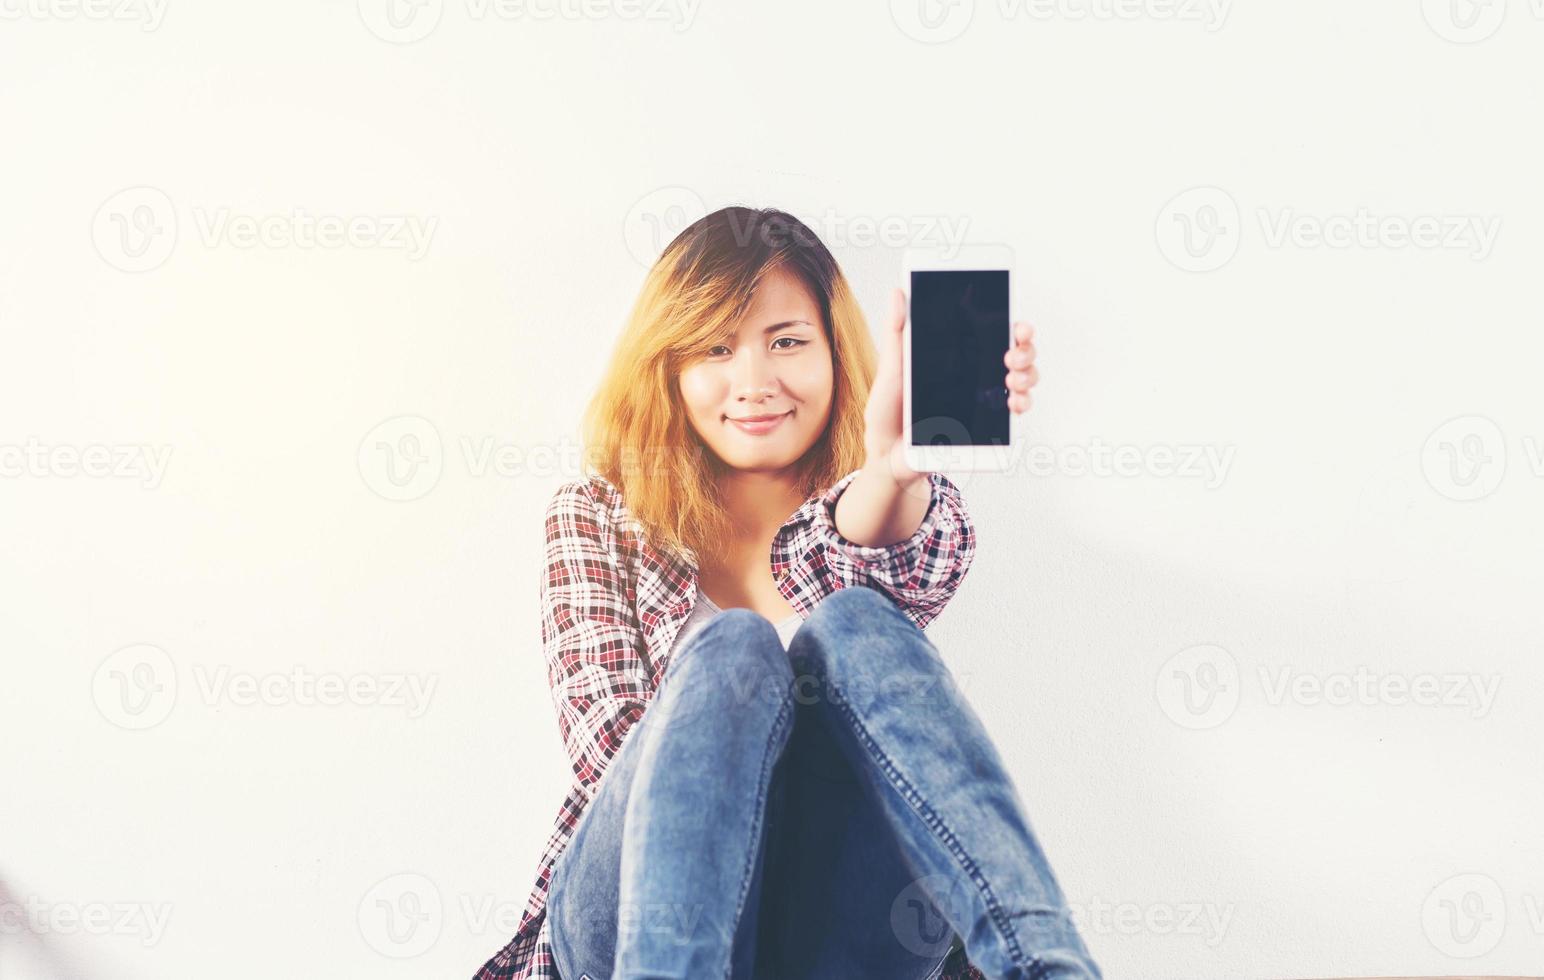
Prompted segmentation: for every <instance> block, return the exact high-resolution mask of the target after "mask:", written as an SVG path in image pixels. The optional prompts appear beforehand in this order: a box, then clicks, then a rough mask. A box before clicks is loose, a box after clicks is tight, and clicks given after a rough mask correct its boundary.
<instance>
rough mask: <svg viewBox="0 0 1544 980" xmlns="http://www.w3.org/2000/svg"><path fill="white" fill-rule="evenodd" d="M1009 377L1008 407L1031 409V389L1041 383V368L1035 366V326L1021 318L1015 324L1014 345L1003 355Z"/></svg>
mask: <svg viewBox="0 0 1544 980" xmlns="http://www.w3.org/2000/svg"><path fill="white" fill-rule="evenodd" d="M1003 364H1005V365H1007V367H1008V377H1007V379H1006V380H1005V381H1004V382H1003V383H1004V384H1005V385H1007V387H1008V408H1009V409H1010V410H1011V411H1013V412H1016V413H1018V414H1021V415H1022V414H1023V413H1024V412H1027V411H1029V406H1030V405H1031V404H1033V398H1032V397H1031V395H1030V391H1029V389H1031V388H1033V387H1034V386H1035V385H1037V384H1039V383H1040V369H1039V368H1037V367H1035V328H1034V327H1033V326H1031V325H1030V324H1029V323H1028V322H1027V321H1025V320H1020V321H1018V322H1017V323H1015V324H1014V325H1013V345H1012V346H1011V347H1009V348H1008V353H1006V354H1004V355H1003Z"/></svg>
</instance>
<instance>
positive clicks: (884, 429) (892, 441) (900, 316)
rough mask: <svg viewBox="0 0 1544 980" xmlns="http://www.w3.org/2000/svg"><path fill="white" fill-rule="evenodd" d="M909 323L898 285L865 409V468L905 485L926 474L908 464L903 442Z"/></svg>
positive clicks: (881, 341) (882, 333) (880, 338)
mask: <svg viewBox="0 0 1544 980" xmlns="http://www.w3.org/2000/svg"><path fill="white" fill-rule="evenodd" d="M905 326H906V294H905V293H904V292H902V291H901V290H900V288H896V289H895V290H894V291H893V292H892V293H891V294H890V319H889V325H888V327H887V329H884V330H881V331H880V333H879V367H878V370H876V371H875V373H874V384H873V387H871V388H869V397H868V405H867V406H865V407H864V409H863V447H864V449H865V450H867V456H868V459H867V460H866V461H865V469H872V470H876V471H879V472H883V473H888V474H889V475H890V477H891V479H893V480H895V482H896V483H899V484H900V485H901V486H903V487H905V486H914V485H915V484H916V483H917V482H918V481H920V480H921V479H922V474H920V473H918V472H917V471H916V470H913V469H912V468H911V467H909V466H907V465H906V452H905V446H904V444H903V443H902V442H901V409H902V407H903V404H902V400H901V399H902V388H901V364H902V360H901V344H902V343H903V342H904V341H905V335H904V334H903V333H902V332H901V330H902V328H903V327H905Z"/></svg>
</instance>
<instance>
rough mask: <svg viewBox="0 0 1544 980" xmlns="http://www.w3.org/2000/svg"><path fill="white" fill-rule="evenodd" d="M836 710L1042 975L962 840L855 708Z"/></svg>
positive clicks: (1017, 954) (842, 704)
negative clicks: (895, 760) (929, 802)
mask: <svg viewBox="0 0 1544 980" xmlns="http://www.w3.org/2000/svg"><path fill="white" fill-rule="evenodd" d="M838 693H840V692H838ZM837 707H838V709H839V710H840V711H841V712H842V713H843V714H844V715H846V717H847V719H848V721H849V722H851V724H852V727H853V731H854V732H855V733H856V734H857V736H858V739H859V741H860V742H862V744H863V746H864V748H866V749H868V751H869V754H870V755H871V756H872V757H873V758H874V761H875V762H877V763H878V764H879V767H880V770H881V771H882V772H883V773H884V774H885V776H886V777H887V778H888V779H889V780H890V785H891V786H893V787H894V788H895V789H897V790H898V791H900V793H901V797H902V799H904V800H905V801H906V803H907V805H908V806H910V807H911V808H912V809H913V810H914V811H915V812H916V813H917V815H918V816H920V817H921V818H922V821H923V823H924V824H926V825H927V827H928V829H929V830H932V831H934V833H935V834H936V835H937V836H938V837H939V839H940V840H941V841H942V842H943V845H944V847H945V848H946V849H947V850H948V851H949V852H950V853H951V854H953V855H954V857H955V859H956V860H957V861H959V862H960V865H961V867H962V868H963V870H964V871H965V874H966V876H967V877H968V878H969V879H970V881H971V884H973V885H975V886H976V889H977V891H979V892H980V893H981V897H982V898H983V899H984V900H985V901H986V907H987V912H988V913H989V914H990V915H991V917H992V921H993V922H994V923H996V925H997V929H998V932H999V933H1001V934H1002V936H1003V939H1004V940H1006V942H1007V943H1008V947H1009V951H1010V953H1011V954H1012V955H1013V957H1014V962H1015V963H1017V964H1019V965H1021V966H1027V967H1028V968H1029V970H1030V975H1031V977H1032V978H1034V977H1039V976H1041V975H1042V974H1043V973H1044V972H1045V970H1046V969H1047V967H1046V966H1045V964H1043V963H1042V962H1041V961H1040V960H1039V959H1038V958H1037V957H1035V956H1033V955H1029V957H1028V962H1027V963H1025V962H1022V960H1023V959H1024V957H1025V953H1024V949H1023V947H1022V946H1021V945H1020V944H1019V940H1018V934H1017V933H1016V932H1015V931H1014V929H1013V924H1012V923H1011V922H1010V921H1009V919H1008V916H1007V915H1006V914H1004V912H1003V909H1002V905H1001V904H1000V903H999V902H998V901H997V898H996V896H995V895H994V894H993V892H992V886H991V885H990V884H989V883H988V882H987V881H986V879H985V878H984V877H983V876H982V875H981V874H980V869H979V868H978V867H977V865H976V862H975V861H973V860H971V858H970V855H969V854H967V853H966V852H965V848H964V847H963V846H962V845H961V844H960V842H959V838H958V837H956V836H955V834H954V832H953V831H952V830H950V829H949V827H948V825H947V824H945V823H944V821H943V818H942V817H940V816H938V813H937V811H935V810H934V809H933V808H932V807H931V806H929V805H928V802H927V800H925V799H923V798H922V794H920V793H918V792H917V791H916V788H915V787H914V786H913V785H912V784H911V781H910V780H908V779H907V778H906V776H905V775H904V774H902V773H901V771H900V769H899V768H897V767H896V765H895V764H894V763H893V762H891V761H890V757H889V756H887V755H886V754H885V752H884V749H882V748H880V747H879V744H878V743H877V742H875V741H874V738H873V736H871V735H870V734H869V732H868V729H867V728H865V727H864V726H863V722H862V721H861V720H859V718H858V715H857V713H856V712H854V711H853V710H852V706H851V705H850V704H848V703H847V701H846V699H845V698H844V699H842V700H840V701H839V702H838V703H837Z"/></svg>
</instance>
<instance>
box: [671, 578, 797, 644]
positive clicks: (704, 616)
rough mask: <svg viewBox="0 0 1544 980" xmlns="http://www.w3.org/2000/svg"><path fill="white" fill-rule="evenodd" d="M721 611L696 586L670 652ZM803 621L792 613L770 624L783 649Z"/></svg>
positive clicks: (700, 588)
mask: <svg viewBox="0 0 1544 980" xmlns="http://www.w3.org/2000/svg"><path fill="white" fill-rule="evenodd" d="M721 612H723V610H722V609H720V608H718V604H717V603H715V602H714V601H713V600H712V599H709V598H708V594H707V593H706V592H704V591H702V587H701V586H698V587H697V602H696V604H695V605H693V606H692V614H691V615H690V616H688V617H687V618H686V622H684V623H682V624H681V629H680V632H678V633H676V638H675V644H674V645H673V646H671V648H670V649H671V652H674V651H676V650H679V649H681V647H682V646H683V645H684V644H685V643H686V641H687V640H688V639H690V638H691V635H692V634H693V633H695V632H697V631H698V630H700V629H702V627H703V626H705V625H707V622H708V620H710V619H712V618H713V617H714V616H717V615H718V614H719V613H721ZM803 622H804V619H803V618H802V617H801V616H800V615H799V614H798V613H794V614H793V615H792V616H789V617H788V618H787V619H785V620H783V621H782V622H780V623H773V624H772V625H773V628H774V629H776V630H777V638H778V639H779V640H781V641H782V642H783V649H784V650H786V649H788V644H790V643H792V642H793V635H794V634H795V633H797V632H798V631H799V625H800V624H801V623H803Z"/></svg>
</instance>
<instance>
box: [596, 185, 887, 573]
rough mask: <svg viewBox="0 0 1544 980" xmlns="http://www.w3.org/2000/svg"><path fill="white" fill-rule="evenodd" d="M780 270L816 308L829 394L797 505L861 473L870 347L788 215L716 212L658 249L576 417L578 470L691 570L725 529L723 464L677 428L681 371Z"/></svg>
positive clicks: (810, 241)
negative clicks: (605, 486) (597, 480)
mask: <svg viewBox="0 0 1544 980" xmlns="http://www.w3.org/2000/svg"><path fill="white" fill-rule="evenodd" d="M779 269H781V270H786V271H787V272H789V273H791V274H792V275H794V276H795V277H797V278H798V279H799V280H800V281H801V282H803V283H804V285H805V286H806V287H807V288H808V289H809V291H810V293H811V294H812V295H813V296H814V297H815V300H816V302H817V303H818V304H819V306H820V311H821V316H822V318H823V320H824V323H823V326H824V328H825V334H826V340H827V341H828V342H829V344H830V347H831V368H832V382H833V389H834V390H833V391H832V399H831V416H830V420H829V421H828V422H827V424H826V428H825V430H824V431H823V432H822V433H821V435H820V437H819V438H817V439H816V441H815V443H814V444H813V445H812V446H811V447H810V448H809V450H808V452H806V453H805V454H804V456H803V457H802V458H801V459H800V460H799V462H798V463H797V464H796V466H797V469H796V474H797V476H798V478H799V480H800V483H801V486H802V488H803V490H804V493H805V495H806V496H809V495H812V494H814V493H816V492H817V491H819V490H823V489H825V488H827V487H829V486H830V485H831V484H832V483H835V482H836V481H837V480H838V479H840V478H841V477H842V476H844V475H845V474H847V473H849V472H851V471H852V470H854V469H857V468H858V467H859V466H861V465H862V463H863V456H864V449H863V431H864V426H863V409H864V405H865V404H866V403H867V401H868V393H869V386H870V384H871V383H872V381H873V378H874V364H875V352H874V342H873V339H872V337H871V336H870V334H869V330H868V324H867V321H865V320H864V318H863V312H862V310H860V309H859V308H858V304H857V301H856V300H855V299H854V298H853V294H852V290H851V289H850V288H849V287H848V284H847V279H846V277H844V276H843V275H842V271H841V269H840V268H838V267H837V264H836V260H835V259H834V258H832V256H831V252H830V251H829V250H828V249H827V248H826V246H825V245H824V244H823V243H822V242H821V241H820V239H819V238H817V237H816V236H815V233H814V232H812V231H811V230H810V229H809V228H808V227H807V226H805V224H804V223H803V222H801V221H799V219H797V218H795V217H794V216H793V215H791V214H788V213H786V212H784V211H779V210H776V209H772V208H765V209H757V208H746V207H728V208H723V209H721V210H718V211H715V212H713V213H712V214H709V215H706V216H705V217H703V218H700V219H699V220H697V221H696V222H694V223H693V224H692V225H691V226H690V227H688V228H686V229H685V230H684V231H682V232H681V233H680V234H679V235H677V236H676V237H675V239H674V240H673V241H671V243H670V244H669V245H668V246H667V247H666V248H665V251H664V253H663V254H661V255H660V257H659V259H658V261H656V262H655V263H654V266H653V267H652V268H651V269H650V270H649V274H648V277H647V278H646V279H645V280H644V284H643V289H642V291H641V292H640V293H639V296H638V299H637V302H636V303H634V305H633V310H632V313H631V315H630V316H629V318H628V321H627V325H626V327H625V328H624V329H623V331H622V336H621V337H620V339H619V340H618V342H617V346H616V349H615V351H614V352H613V353H612V356H611V361H610V364H609V365H608V367H607V368H606V372H605V375H604V376H603V377H602V379H601V383H600V387H599V389H598V390H597V391H596V393H595V395H594V397H593V398H592V399H591V400H590V404H589V407H588V408H587V409H586V410H585V414H584V431H583V436H584V443H585V454H584V456H585V466H586V468H587V469H588V470H589V471H590V472H591V473H594V474H598V475H600V476H603V477H605V478H606V480H608V481H609V482H610V483H611V484H612V485H613V486H615V487H616V488H617V489H618V490H620V491H621V493H622V497H623V499H624V500H625V501H626V503H627V509H628V510H629V511H630V512H631V514H632V515H633V516H634V517H635V518H636V519H637V520H638V522H639V524H640V525H641V526H642V527H643V529H644V531H645V533H646V534H647V535H648V536H649V540H650V543H651V544H653V545H655V546H656V547H660V548H663V549H666V550H669V551H672V552H674V553H676V554H678V555H682V556H684V557H686V558H688V559H689V560H691V561H693V562H695V561H697V557H698V555H701V554H712V553H714V552H715V551H716V549H717V547H718V546H719V544H720V543H721V542H723V541H724V540H725V537H726V535H727V533H728V531H729V530H730V524H731V519H730V516H729V514H728V513H727V512H726V511H725V510H724V508H723V507H722V506H721V505H720V503H719V497H718V494H717V493H716V492H715V490H716V487H717V482H718V477H719V474H721V473H722V472H723V471H724V469H725V465H724V464H723V463H722V462H721V461H720V460H719V459H718V457H717V456H716V455H715V454H714V453H713V452H712V451H711V450H709V449H708V447H707V446H706V444H704V443H703V442H702V440H701V438H700V437H699V436H698V435H697V433H696V432H695V431H694V430H693V429H692V427H691V424H690V423H689V422H688V421H687V413H686V408H685V405H684V404H683V403H682V400H681V392H680V384H679V382H680V376H681V370H682V368H683V367H684V366H685V365H686V364H687V363H688V362H689V361H690V360H691V358H693V357H695V356H696V355H697V354H699V353H700V352H701V351H702V350H704V349H706V348H707V347H709V346H711V345H712V344H714V343H720V342H722V341H723V340H725V339H727V338H729V337H731V336H732V335H733V333H734V329H735V325H736V324H737V323H738V322H739V320H740V319H741V317H742V316H744V314H745V311H746V310H747V309H748V308H749V306H750V303H751V299H752V297H753V296H754V294H755V292H756V288H757V286H758V285H759V284H760V283H761V281H762V280H763V279H764V278H766V277H767V275H768V274H769V273H771V272H773V271H774V270H779Z"/></svg>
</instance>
